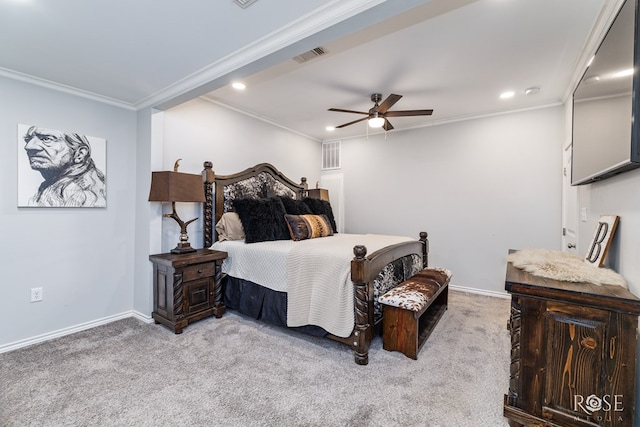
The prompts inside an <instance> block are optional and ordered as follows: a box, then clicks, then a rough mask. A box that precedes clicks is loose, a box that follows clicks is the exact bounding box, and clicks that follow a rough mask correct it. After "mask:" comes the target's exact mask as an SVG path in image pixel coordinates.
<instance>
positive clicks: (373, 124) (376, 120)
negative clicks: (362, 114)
mask: <svg viewBox="0 0 640 427" xmlns="http://www.w3.org/2000/svg"><path fill="white" fill-rule="evenodd" d="M382 126H384V117H378V116H375V117H371V118H370V119H369V127H370V128H381V127H382Z"/></svg>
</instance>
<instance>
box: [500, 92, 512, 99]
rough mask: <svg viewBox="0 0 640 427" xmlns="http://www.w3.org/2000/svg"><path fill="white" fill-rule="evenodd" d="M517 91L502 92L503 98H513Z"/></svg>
mask: <svg viewBox="0 0 640 427" xmlns="http://www.w3.org/2000/svg"><path fill="white" fill-rule="evenodd" d="M515 94H516V93H515V92H514V91H508V92H502V93H501V94H500V98H501V99H507V98H513V96H514V95H515Z"/></svg>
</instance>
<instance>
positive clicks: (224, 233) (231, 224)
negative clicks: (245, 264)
mask: <svg viewBox="0 0 640 427" xmlns="http://www.w3.org/2000/svg"><path fill="white" fill-rule="evenodd" d="M216 232H217V233H218V240H219V241H221V242H222V241H224V240H242V239H244V229H243V228H242V221H240V217H239V216H238V214H237V213H236V212H225V213H223V214H222V217H221V218H220V220H219V221H218V223H217V224H216Z"/></svg>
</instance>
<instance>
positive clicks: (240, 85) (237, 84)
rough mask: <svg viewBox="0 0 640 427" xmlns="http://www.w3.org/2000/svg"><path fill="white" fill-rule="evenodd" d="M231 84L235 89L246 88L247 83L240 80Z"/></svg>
mask: <svg viewBox="0 0 640 427" xmlns="http://www.w3.org/2000/svg"><path fill="white" fill-rule="evenodd" d="M231 86H232V87H233V88H234V89H237V90H245V89H246V88H247V85H245V84H244V83H242V82H233V83H232V84H231Z"/></svg>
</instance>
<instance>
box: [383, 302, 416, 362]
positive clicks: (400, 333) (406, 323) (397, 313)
mask: <svg viewBox="0 0 640 427" xmlns="http://www.w3.org/2000/svg"><path fill="white" fill-rule="evenodd" d="M416 314H418V313H416V312H415V311H409V310H403V309H401V308H398V307H392V306H385V307H384V320H383V321H384V328H383V333H382V334H383V336H382V347H383V348H384V349H385V350H388V351H399V352H401V353H404V354H405V355H406V356H407V357H410V358H411V359H413V360H418V336H419V331H418V324H419V318H416Z"/></svg>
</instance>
